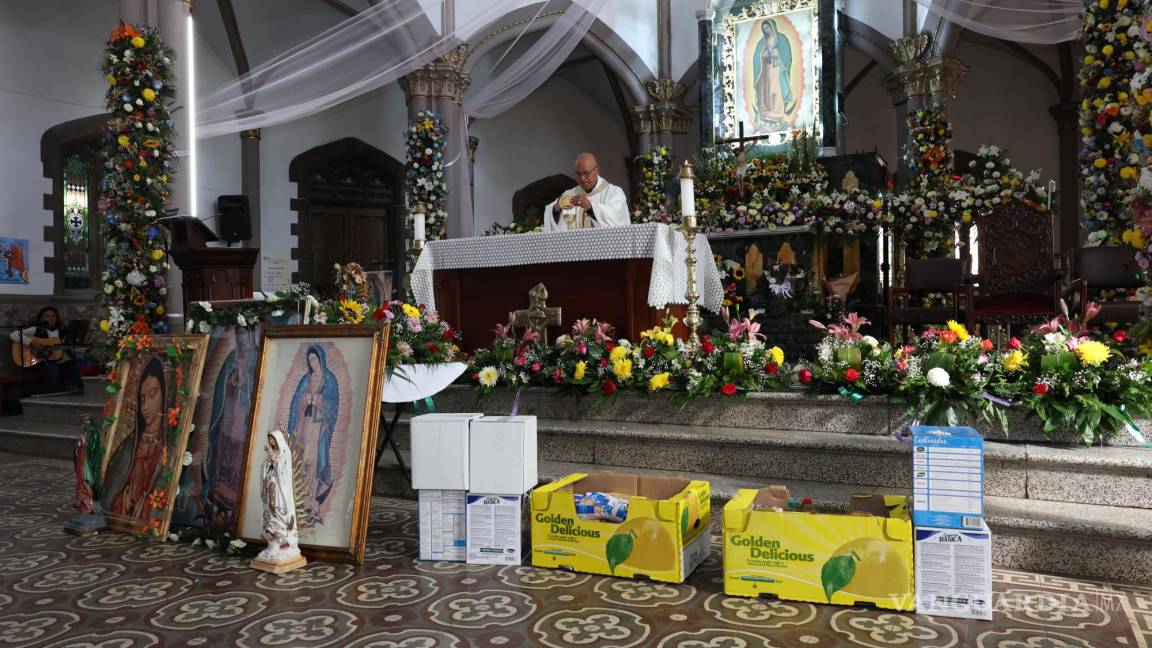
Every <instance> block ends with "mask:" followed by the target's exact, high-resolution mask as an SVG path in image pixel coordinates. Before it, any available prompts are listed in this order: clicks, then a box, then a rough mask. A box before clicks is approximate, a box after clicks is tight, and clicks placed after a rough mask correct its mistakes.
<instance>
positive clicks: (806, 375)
mask: <svg viewBox="0 0 1152 648" xmlns="http://www.w3.org/2000/svg"><path fill="white" fill-rule="evenodd" d="M797 377H798V378H799V379H800V382H802V383H804V384H805V385H807V384H808V383H810V382H812V372H811V371H810V370H808V369H801V370H800V373H799V374H797Z"/></svg>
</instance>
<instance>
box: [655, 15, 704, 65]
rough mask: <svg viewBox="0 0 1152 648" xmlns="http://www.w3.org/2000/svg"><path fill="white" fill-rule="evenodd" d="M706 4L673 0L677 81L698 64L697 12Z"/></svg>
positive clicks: (673, 45)
mask: <svg viewBox="0 0 1152 648" xmlns="http://www.w3.org/2000/svg"><path fill="white" fill-rule="evenodd" d="M704 5H705V2H702V1H701V0H672V78H673V79H675V80H677V81H679V80H680V78H681V77H683V76H684V73H685V72H687V71H688V68H691V67H695V66H696V57H697V56H699V54H700V28H699V25H698V23H697V22H696V12H697V11H699V10H700V9H703V8H704ZM653 69H655V68H653Z"/></svg>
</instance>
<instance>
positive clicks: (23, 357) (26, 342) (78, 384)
mask: <svg viewBox="0 0 1152 648" xmlns="http://www.w3.org/2000/svg"><path fill="white" fill-rule="evenodd" d="M9 337H10V338H11V339H12V342H13V344H12V357H13V358H14V359H15V360H16V362H17V364H19V365H20V366H22V367H34V366H38V367H40V371H41V374H40V377H41V381H42V384H43V387H42V388H41V391H42V392H44V393H57V392H63V391H68V390H73V389H74V390H79V391H80V392H83V391H84V381H83V380H82V379H81V378H80V363H78V362H77V361H76V360H75V359H74V358H72V357H71V354H70V353H68V352H67V351H65V350H64V349H62V348H60V342H61V340H60V313H59V311H57V310H56V309H55V308H53V307H52V306H45V307H44V308H41V309H40V312H39V313H37V314H36V324H34V325H32V326H29V327H27V328H24V329H17V330H15V331H12V333H11V334H10V335H9ZM62 378H63V379H64V381H66V382H64V381H62V380H61V379H62Z"/></svg>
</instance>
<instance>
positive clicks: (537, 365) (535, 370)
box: [532, 362, 540, 373]
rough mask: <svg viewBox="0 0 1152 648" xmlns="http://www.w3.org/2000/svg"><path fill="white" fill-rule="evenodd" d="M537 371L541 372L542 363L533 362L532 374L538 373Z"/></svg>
mask: <svg viewBox="0 0 1152 648" xmlns="http://www.w3.org/2000/svg"><path fill="white" fill-rule="evenodd" d="M537 371H540V363H539V362H533V363H532V373H536V372H537Z"/></svg>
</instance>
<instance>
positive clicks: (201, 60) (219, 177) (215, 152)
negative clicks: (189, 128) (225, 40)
mask: <svg viewBox="0 0 1152 648" xmlns="http://www.w3.org/2000/svg"><path fill="white" fill-rule="evenodd" d="M195 46H196V95H197V97H203V96H205V95H207V94H208V93H210V92H212V91H213V90H215V89H216V88H218V87H220V86H221V85H223V84H224V83H227V82H229V81H232V80H233V79H235V78H236V65H235V63H233V62H232V59H231V58H228V59H227V60H225V59H224V58H223V55H222V54H220V53H218V52H217V51H216V50H214V49H212V48H211V47H209V46H208V43H207V42H206V41H205V40H204V39H203V38H202V37H200V34H199V33H198V34H197V38H196V45H195ZM196 185H197V186H196V187H195V192H196V212H195V213H196V216H197V217H199V218H201V219H206V220H205V221H204V223H205V224H206V225H208V226H209V227H211V228H212V230H213V231H216V232H218V231H219V230H218V228H217V225H218V224H217V223H216V219H215V214H216V197H217V196H220V195H222V194H238V193H240V186H241V185H240V137H239V136H238V135H236V134H232V135H224V136H222V137H213V138H210V139H202V140H199V141H198V142H197V148H196Z"/></svg>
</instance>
